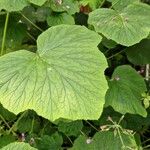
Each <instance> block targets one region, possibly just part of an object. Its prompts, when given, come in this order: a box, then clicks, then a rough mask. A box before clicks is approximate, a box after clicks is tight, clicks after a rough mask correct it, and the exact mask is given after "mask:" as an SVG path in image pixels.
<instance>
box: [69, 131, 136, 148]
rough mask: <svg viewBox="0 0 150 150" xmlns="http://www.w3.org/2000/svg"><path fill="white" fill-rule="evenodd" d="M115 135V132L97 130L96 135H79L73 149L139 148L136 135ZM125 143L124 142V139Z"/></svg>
mask: <svg viewBox="0 0 150 150" xmlns="http://www.w3.org/2000/svg"><path fill="white" fill-rule="evenodd" d="M120 136H121V138H122V139H120V137H119V135H118V134H117V135H114V133H113V132H111V131H107V132H97V133H96V134H95V135H94V137H93V138H92V139H91V138H87V137H85V136H79V138H78V139H77V140H76V141H75V143H74V146H73V148H71V150H83V149H86V150H121V149H123V148H124V149H134V150H136V149H137V145H136V142H135V139H134V136H132V135H127V134H123V133H121V134H120ZM121 140H122V141H123V143H122V141H121Z"/></svg>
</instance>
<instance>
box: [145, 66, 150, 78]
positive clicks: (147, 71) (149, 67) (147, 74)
mask: <svg viewBox="0 0 150 150" xmlns="http://www.w3.org/2000/svg"><path fill="white" fill-rule="evenodd" d="M149 71H150V65H149V64H146V73H145V80H147V81H148V80H149Z"/></svg>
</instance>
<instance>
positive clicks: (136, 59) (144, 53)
mask: <svg viewBox="0 0 150 150" xmlns="http://www.w3.org/2000/svg"><path fill="white" fill-rule="evenodd" d="M149 48H150V40H149V39H145V40H142V41H141V42H140V43H138V44H135V45H133V46H131V47H129V48H127V49H126V54H127V57H128V59H129V61H130V62H132V63H133V64H139V65H144V64H150V58H149V56H150V50H149ZM135 54H136V55H135Z"/></svg>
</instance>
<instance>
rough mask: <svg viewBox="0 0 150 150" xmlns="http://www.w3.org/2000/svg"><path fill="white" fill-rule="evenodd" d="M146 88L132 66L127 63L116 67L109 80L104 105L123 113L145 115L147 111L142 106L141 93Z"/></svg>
mask: <svg viewBox="0 0 150 150" xmlns="http://www.w3.org/2000/svg"><path fill="white" fill-rule="evenodd" d="M118 78H119V80H116V79H118ZM146 90H147V89H146V85H145V82H144V79H143V78H142V77H141V76H140V75H139V74H138V73H137V72H136V71H135V70H134V69H133V68H131V67H130V66H127V65H124V66H120V67H117V68H116V70H115V71H114V73H113V76H112V79H111V81H110V82H109V89H108V91H107V94H106V104H105V106H109V105H110V106H112V107H113V108H114V109H115V110H116V111H118V112H120V113H123V114H125V113H131V114H139V115H142V116H144V117H145V116H146V114H147V113H146V110H145V109H144V107H143V106H142V102H141V94H142V93H143V92H145V91H146Z"/></svg>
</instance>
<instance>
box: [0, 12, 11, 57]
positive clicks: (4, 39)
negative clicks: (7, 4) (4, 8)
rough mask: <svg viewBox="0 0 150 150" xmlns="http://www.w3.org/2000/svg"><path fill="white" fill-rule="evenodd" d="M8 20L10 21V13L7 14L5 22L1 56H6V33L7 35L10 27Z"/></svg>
mask: <svg viewBox="0 0 150 150" xmlns="http://www.w3.org/2000/svg"><path fill="white" fill-rule="evenodd" d="M8 20H9V12H7V13H6V20H5V25H4V31H3V38H2V47H1V53H0V56H2V55H3V54H4V48H5V42H6V33H7V27H8Z"/></svg>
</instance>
